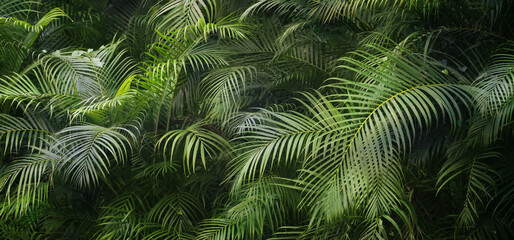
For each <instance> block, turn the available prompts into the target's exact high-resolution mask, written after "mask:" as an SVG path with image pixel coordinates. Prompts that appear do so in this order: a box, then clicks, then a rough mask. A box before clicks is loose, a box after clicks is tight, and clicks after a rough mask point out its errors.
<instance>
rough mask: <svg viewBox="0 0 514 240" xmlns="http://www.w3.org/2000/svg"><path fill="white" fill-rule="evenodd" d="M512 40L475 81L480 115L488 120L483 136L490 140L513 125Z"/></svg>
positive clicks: (513, 67)
mask: <svg viewBox="0 0 514 240" xmlns="http://www.w3.org/2000/svg"><path fill="white" fill-rule="evenodd" d="M512 46H513V45H512V43H510V44H508V45H507V46H506V47H504V48H503V49H502V52H501V53H499V54H497V55H496V56H495V57H494V60H493V62H492V64H491V65H490V66H489V67H488V68H487V69H486V70H485V71H484V72H483V73H482V74H481V75H480V76H479V77H478V78H477V79H476V80H475V82H474V86H475V87H476V88H477V90H476V93H475V94H474V98H475V101H476V106H477V108H478V111H479V113H480V115H481V116H482V117H484V118H486V119H488V122H489V124H488V125H489V126H490V128H487V129H488V130H489V132H485V131H484V132H483V134H484V137H485V138H486V139H487V140H488V141H489V143H493V142H494V141H495V140H496V139H497V138H498V137H500V135H501V133H502V131H504V129H506V127H507V126H508V125H509V124H512V118H513V111H514V49H513V48H512Z"/></svg>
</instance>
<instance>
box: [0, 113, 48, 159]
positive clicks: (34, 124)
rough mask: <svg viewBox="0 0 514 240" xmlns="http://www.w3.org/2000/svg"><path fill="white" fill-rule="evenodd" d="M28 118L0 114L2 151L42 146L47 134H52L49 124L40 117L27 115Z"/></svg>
mask: <svg viewBox="0 0 514 240" xmlns="http://www.w3.org/2000/svg"><path fill="white" fill-rule="evenodd" d="M27 118H28V119H24V118H18V117H13V116H10V115H7V114H0V141H2V142H3V144H2V145H4V147H3V149H2V151H3V152H4V153H8V152H12V151H16V150H19V149H21V148H31V147H33V146H36V147H39V148H42V147H43V145H44V144H45V139H46V137H47V136H50V135H52V134H53V131H52V129H51V128H50V126H49V125H48V124H47V123H46V122H44V121H42V120H41V119H38V118H35V117H32V116H31V115H27Z"/></svg>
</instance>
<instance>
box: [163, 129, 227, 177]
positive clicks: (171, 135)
mask: <svg viewBox="0 0 514 240" xmlns="http://www.w3.org/2000/svg"><path fill="white" fill-rule="evenodd" d="M206 127H208V126H206V125H205V123H203V122H196V123H194V124H191V125H190V126H188V127H187V128H185V129H177V130H171V131H169V132H167V133H165V134H164V135H163V136H162V137H161V138H160V139H159V141H158V142H157V145H156V147H157V148H162V149H163V150H164V152H163V154H164V158H167V156H169V158H170V161H172V159H173V158H174V156H176V155H177V153H178V154H180V151H182V152H183V153H182V155H183V157H182V158H183V161H184V170H186V169H187V171H195V168H196V165H197V163H196V161H197V160H200V161H201V162H202V164H203V166H204V167H205V168H206V167H207V161H208V160H209V159H213V158H215V157H216V156H217V155H218V154H220V153H223V152H224V151H226V150H228V149H230V145H229V143H228V142H227V141H226V140H225V139H224V138H223V137H221V136H220V135H218V134H216V133H215V132H212V131H209V130H208V129H207V128H206ZM179 156H180V155H179Z"/></svg>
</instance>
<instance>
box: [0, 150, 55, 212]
mask: <svg viewBox="0 0 514 240" xmlns="http://www.w3.org/2000/svg"><path fill="white" fill-rule="evenodd" d="M61 159H62V157H61V156H57V155H55V154H52V153H49V152H47V151H45V150H43V151H42V153H41V154H34V155H31V156H27V157H22V158H20V159H17V160H15V161H13V162H12V163H10V164H9V165H8V166H7V167H6V168H5V169H2V171H1V173H0V190H3V189H5V192H6V196H7V198H8V200H9V203H10V205H11V208H12V209H13V211H14V213H15V214H20V213H22V212H24V211H25V210H27V209H28V208H29V207H31V206H32V205H33V204H39V203H41V202H44V201H46V199H47V198H48V194H49V189H50V184H51V181H52V175H53V172H54V170H55V166H56V165H57V164H58V163H59V161H60V160H61Z"/></svg>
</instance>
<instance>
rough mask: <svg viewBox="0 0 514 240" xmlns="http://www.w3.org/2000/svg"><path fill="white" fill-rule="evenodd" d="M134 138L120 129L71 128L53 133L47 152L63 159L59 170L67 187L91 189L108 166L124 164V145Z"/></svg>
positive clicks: (83, 126)
mask: <svg viewBox="0 0 514 240" xmlns="http://www.w3.org/2000/svg"><path fill="white" fill-rule="evenodd" d="M127 136H128V137H127ZM133 137H135V135H134V134H133V133H131V132H130V131H128V130H127V129H124V128H120V127H111V128H105V127H100V126H95V125H81V126H72V127H68V128H65V129H62V130H61V131H59V132H58V133H56V142H55V143H54V144H53V145H52V147H51V149H50V150H51V151H56V152H58V153H60V154H61V155H62V156H63V158H64V159H63V161H62V162H60V163H59V165H58V168H59V169H63V171H64V174H65V176H66V178H67V179H68V181H69V182H70V183H72V184H75V185H77V186H79V187H90V186H94V185H96V184H98V182H99V181H100V180H101V179H103V178H105V177H106V174H107V173H108V172H109V169H108V166H110V165H113V164H119V163H123V162H124V161H125V159H126V156H127V154H129V153H130V151H131V146H130V145H128V144H127V143H128V142H129V141H130V140H129V138H133Z"/></svg>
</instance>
